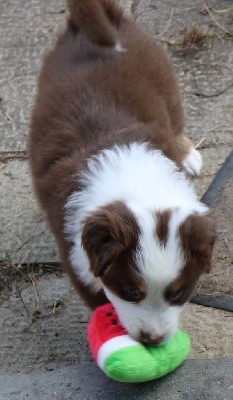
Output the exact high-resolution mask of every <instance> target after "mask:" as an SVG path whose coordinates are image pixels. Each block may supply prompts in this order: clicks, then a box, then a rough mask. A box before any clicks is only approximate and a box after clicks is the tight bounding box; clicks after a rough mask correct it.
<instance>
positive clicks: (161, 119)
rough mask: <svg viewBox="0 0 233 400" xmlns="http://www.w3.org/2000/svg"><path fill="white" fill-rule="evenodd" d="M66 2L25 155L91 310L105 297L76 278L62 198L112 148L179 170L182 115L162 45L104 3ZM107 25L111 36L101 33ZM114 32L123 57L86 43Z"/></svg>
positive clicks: (42, 77)
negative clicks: (143, 152) (147, 151)
mask: <svg viewBox="0 0 233 400" xmlns="http://www.w3.org/2000/svg"><path fill="white" fill-rule="evenodd" d="M69 4H70V12H71V15H70V23H69V24H68V27H67V30H66V31H65V32H64V34H62V35H61V36H60V38H59V39H58V41H57V44H56V46H55V48H54V49H53V50H52V51H51V52H50V53H49V54H47V56H46V57H45V59H44V65H43V68H42V71H41V74H40V78H39V84H38V94H37V98H36V104H35V107H34V110H33V113H32V121H31V129H30V139H29V155H30V163H31V168H32V173H33V179H34V185H35V190H36V193H37V195H38V198H39V201H40V203H41V205H42V207H43V208H44V209H45V211H46V213H47V218H48V221H49V224H50V226H51V229H52V231H53V233H54V235H55V236H56V239H57V242H58V245H59V248H60V254H61V258H62V261H63V263H64V265H65V266H66V268H67V270H68V272H69V273H70V276H71V278H72V280H73V282H74V284H75V286H76V287H77V289H78V290H79V291H80V293H81V295H82V296H83V297H84V299H85V301H86V302H87V303H88V304H89V305H90V306H91V307H94V306H95V305H97V304H99V302H101V301H104V299H105V298H104V297H101V299H100V298H96V297H95V295H94V294H92V293H91V291H90V289H88V288H86V287H84V286H83V285H82V283H80V282H79V281H78V280H77V277H76V276H75V274H74V272H73V270H72V267H71V265H70V263H69V258H68V254H69V249H70V246H71V245H72V243H70V242H69V241H68V240H67V239H66V238H65V237H64V233H63V230H64V205H65V203H66V201H67V197H68V196H69V195H70V194H71V193H72V192H73V191H74V190H78V189H80V190H81V189H82V187H81V185H80V184H79V183H78V180H77V174H78V172H79V171H81V170H83V169H85V167H86V160H87V159H88V158H89V157H90V156H92V155H94V154H97V153H98V152H99V151H100V150H101V149H103V148H111V147H112V146H113V145H114V144H129V143H130V142H132V141H140V142H141V141H143V142H145V141H147V142H149V143H150V146H151V147H152V148H157V149H161V150H162V151H163V153H164V154H165V155H166V156H167V157H169V158H170V159H172V160H173V161H174V162H175V163H176V164H177V165H178V166H180V165H181V162H182V160H183V158H184V157H185V155H186V153H187V149H186V148H185V151H184V150H183V149H182V146H181V142H182V141H183V138H184V137H183V133H182V132H183V110H182V106H181V99H180V93H179V90H178V86H177V80H176V77H175V74H174V71H173V68H172V65H171V62H170V61H169V60H168V58H167V55H166V53H165V51H164V50H163V48H162V47H161V45H160V44H159V43H158V42H156V41H155V40H154V39H153V38H151V37H150V36H149V35H147V34H146V33H144V32H143V31H142V30H141V28H140V27H138V26H137V25H136V23H135V22H134V21H133V20H132V19H130V18H128V17H125V16H124V15H123V14H122V11H121V9H120V8H119V7H118V6H117V5H114V3H113V2H112V1H111V0H101V1H100V0H98V1H97V0H96V1H95V2H94V1H85V2H84V1H83V2H81V1H80V0H79V1H78V0H76V1H70V2H69ZM81 4H83V5H82V6H81ZM84 4H85V5H84ZM90 6H91V8H89V7H90ZM76 7H77V8H76ZM81 7H84V9H83V8H82V10H83V11H82V12H83V13H84V14H83V15H82V17H81V14H79V12H80V10H81ZM92 7H93V8H92ZM101 7H104V9H102V11H101ZM97 8H98V10H99V11H98V16H99V17H98V18H100V19H98V21H97V19H96V24H97V25H95V24H94V25H93V26H92V25H89V23H90V21H91V19H95V18H97V14H96V15H94V12H95V9H96V10H97ZM105 17H106V19H105ZM79 18H80V19H79ZM109 21H112V28H111V32H112V33H111V32H110V31H109V32H110V33H109V35H108V34H107V33H106V30H108V28H109ZM76 22H77V24H78V26H76ZM98 24H99V25H98ZM104 26H105V28H106V30H105V28H104ZM75 27H76V29H75ZM99 28H100V30H99V31H98V29H99ZM102 28H103V29H102ZM92 29H93V30H92ZM79 30H80V32H79ZM82 32H83V33H82ZM98 32H99V33H98ZM115 32H117V40H118V39H119V41H120V43H121V45H122V47H123V48H125V49H126V50H127V51H126V52H125V53H119V52H116V51H115V50H114V49H111V48H103V47H98V46H96V45H95V44H93V43H91V41H89V40H88V38H89V39H90V40H93V41H95V38H94V37H95V35H96V34H97V33H98V34H99V35H100V36H99V38H100V37H101V35H106V36H104V37H105V39H106V40H103V38H102V39H98V40H97V42H101V43H102V44H106V45H107V44H108V45H111V44H112V43H113V41H115V40H116V37H115ZM111 34H112V35H113V36H112V37H113V39H111V38H110V36H111ZM85 35H87V37H86V36H85ZM97 36H98V35H97ZM95 299H97V300H96V302H95Z"/></svg>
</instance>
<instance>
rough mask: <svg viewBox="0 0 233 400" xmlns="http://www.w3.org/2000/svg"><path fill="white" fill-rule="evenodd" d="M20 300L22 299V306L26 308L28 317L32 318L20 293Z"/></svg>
mask: <svg viewBox="0 0 233 400" xmlns="http://www.w3.org/2000/svg"><path fill="white" fill-rule="evenodd" d="M19 298H20V300H21V302H22V304H23V306H24V308H25V310H26V313H27V316H28V317H30V314H29V312H28V309H27V307H26V304H25V303H24V300H23V298H22V296H21V292H19Z"/></svg>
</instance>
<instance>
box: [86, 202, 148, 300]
mask: <svg viewBox="0 0 233 400" xmlns="http://www.w3.org/2000/svg"><path fill="white" fill-rule="evenodd" d="M139 234H140V228H139V226H138V225H137V222H136V220H135V218H134V216H133V214H132V212H131V211H130V210H129V209H128V208H127V207H126V206H125V205H124V203H122V202H120V201H118V202H115V203H112V204H110V205H108V206H105V207H102V208H100V209H99V210H97V211H96V212H94V213H92V214H91V215H90V216H89V217H88V218H87V219H86V220H85V221H84V228H83V233H82V243H83V247H84V249H85V251H86V253H87V255H88V257H89V260H90V265H91V269H92V271H93V273H94V275H95V276H96V277H98V276H100V277H101V279H102V281H103V283H104V284H105V285H106V286H107V287H108V288H109V289H111V291H112V292H114V293H117V294H118V296H120V297H121V298H123V299H125V300H132V298H130V296H129V295H127V293H125V292H124V287H136V288H138V289H139V295H138V296H137V299H136V300H137V301H139V300H142V298H143V297H144V294H145V291H144V289H145V287H144V283H143V280H142V278H141V277H140V276H139V274H138V273H137V271H136V266H135V263H134V254H135V251H136V249H137V245H138V237H139Z"/></svg>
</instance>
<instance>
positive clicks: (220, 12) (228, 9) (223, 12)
mask: <svg viewBox="0 0 233 400" xmlns="http://www.w3.org/2000/svg"><path fill="white" fill-rule="evenodd" d="M212 9H213V10H214V12H216V13H218V14H225V13H228V12H230V11H233V7H230V8H223V9H222V10H221V9H217V8H214V7H213V8H212Z"/></svg>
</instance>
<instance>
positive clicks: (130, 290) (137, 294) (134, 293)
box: [123, 286, 142, 300]
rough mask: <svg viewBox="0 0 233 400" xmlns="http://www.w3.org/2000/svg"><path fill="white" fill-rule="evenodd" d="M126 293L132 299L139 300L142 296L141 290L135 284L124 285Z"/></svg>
mask: <svg viewBox="0 0 233 400" xmlns="http://www.w3.org/2000/svg"><path fill="white" fill-rule="evenodd" d="M123 291H124V294H125V295H126V296H127V297H129V298H131V299H132V300H138V299H140V298H141V295H142V293H141V291H140V290H139V289H138V288H137V287H135V286H123Z"/></svg>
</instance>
